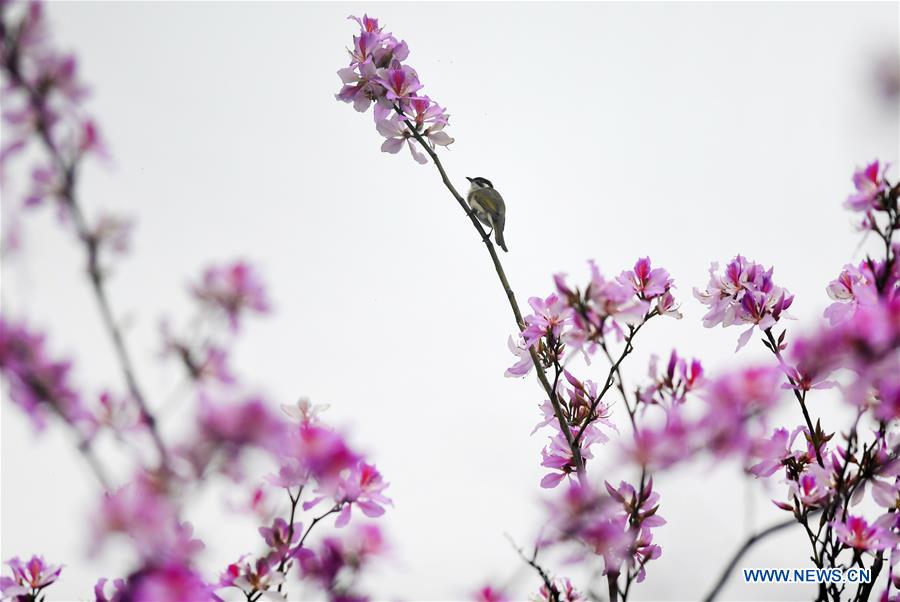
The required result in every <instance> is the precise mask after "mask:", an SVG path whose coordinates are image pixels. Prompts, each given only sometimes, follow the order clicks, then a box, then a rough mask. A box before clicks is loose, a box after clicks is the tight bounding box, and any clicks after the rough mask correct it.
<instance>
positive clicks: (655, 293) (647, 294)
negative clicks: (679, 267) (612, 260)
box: [616, 257, 673, 300]
mask: <svg viewBox="0 0 900 602" xmlns="http://www.w3.org/2000/svg"><path fill="white" fill-rule="evenodd" d="M616 280H618V281H619V282H620V283H622V284H624V285H626V286H630V287H631V288H632V289H633V291H634V293H635V294H637V296H638V297H640V298H641V299H648V300H649V299H654V298H656V297H659V296H661V295H663V294H664V293H666V292H668V291H669V289H671V288H672V286H673V280H672V279H671V278H670V277H669V273H668V272H667V271H666V270H664V269H662V268H652V267H651V265H650V258H649V257H644V258H642V259H638V260H637V263H635V264H634V269H632V270H626V271H624V272H622V273H621V274H620V275H619V277H618V278H616Z"/></svg>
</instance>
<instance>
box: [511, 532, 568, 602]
mask: <svg viewBox="0 0 900 602" xmlns="http://www.w3.org/2000/svg"><path fill="white" fill-rule="evenodd" d="M504 535H505V536H506V539H507V541H509V545H511V546H512V547H513V549H514V550H515V551H516V552H518V554H519V556H520V557H521V558H522V560H524V561H525V563H526V564H527V565H528V566H530V567H531V568H533V569H534V570H535V571H536V572H537V574H538V575H539V576H540V578H541V581H543V582H544V587H546V588H547V596H548V598H549V602H559V590H558V589H557V588H556V586H555V585H554V584H553V580H552V579H550V575H548V574H547V571H546V570H544V567H542V566H541V565H539V564H538V563H537V554H538V547H537V546H535V547H534V553H533V554H532V555H531V558H528V557H527V556H525V553H524V552H523V551H522V548H520V547H519V546H517V545H516V542H515V541H514V540H513V538H512V535H510V534H509V533H504Z"/></svg>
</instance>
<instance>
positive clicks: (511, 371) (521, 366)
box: [503, 335, 534, 378]
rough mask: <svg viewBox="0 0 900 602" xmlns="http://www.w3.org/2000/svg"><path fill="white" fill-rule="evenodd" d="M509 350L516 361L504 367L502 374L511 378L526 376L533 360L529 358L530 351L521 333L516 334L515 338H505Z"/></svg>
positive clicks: (532, 364) (532, 366) (532, 365)
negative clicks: (504, 370)
mask: <svg viewBox="0 0 900 602" xmlns="http://www.w3.org/2000/svg"><path fill="white" fill-rule="evenodd" d="M507 346H508V347H509V350H510V351H511V352H512V354H513V355H515V356H516V357H517V358H519V359H518V361H517V362H516V363H515V364H513V365H512V366H510V367H509V368H507V369H506V372H504V373H503V376H506V377H509V378H512V377H518V376H526V375H527V374H528V373H529V372H531V370H532V368H534V362H533V361H532V360H531V353H530V352H529V351H528V350H529V346H528V345H526V344H525V340H524V339H523V338H522V336H521V335H517V336H516V338H515V339H513V337H512V336H510V337H509V339H508V340H507Z"/></svg>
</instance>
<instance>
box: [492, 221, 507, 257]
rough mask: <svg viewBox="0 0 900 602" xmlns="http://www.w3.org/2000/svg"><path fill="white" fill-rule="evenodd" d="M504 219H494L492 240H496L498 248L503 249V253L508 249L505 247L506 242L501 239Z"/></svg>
mask: <svg viewBox="0 0 900 602" xmlns="http://www.w3.org/2000/svg"><path fill="white" fill-rule="evenodd" d="M505 222H506V220H503V219H500V220H496V221H495V223H494V240H496V241H497V244H498V245H500V248H501V249H503V252H504V253H509V249H507V248H506V242H505V241H504V240H503V227H504V226H505V225H506V223H505Z"/></svg>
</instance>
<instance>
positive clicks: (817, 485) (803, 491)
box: [790, 464, 834, 508]
mask: <svg viewBox="0 0 900 602" xmlns="http://www.w3.org/2000/svg"><path fill="white" fill-rule="evenodd" d="M833 493H834V488H833V486H832V484H831V474H830V473H829V472H828V471H827V470H826V469H824V468H822V467H821V466H819V465H818V464H811V465H809V466H807V467H806V470H805V471H804V472H803V474H801V475H800V476H799V478H798V479H797V480H796V481H792V482H791V484H790V495H791V497H794V496H796V497H797V499H798V500H800V503H801V504H803V506H805V507H807V508H817V507H819V506H822V505H824V504H825V502H827V501H828V499H829V498H830V497H831V496H832V494H833Z"/></svg>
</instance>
